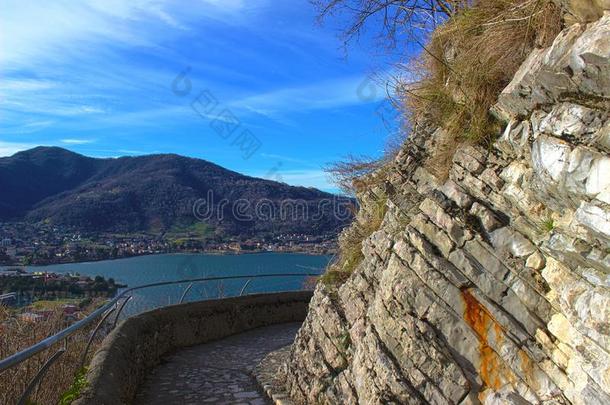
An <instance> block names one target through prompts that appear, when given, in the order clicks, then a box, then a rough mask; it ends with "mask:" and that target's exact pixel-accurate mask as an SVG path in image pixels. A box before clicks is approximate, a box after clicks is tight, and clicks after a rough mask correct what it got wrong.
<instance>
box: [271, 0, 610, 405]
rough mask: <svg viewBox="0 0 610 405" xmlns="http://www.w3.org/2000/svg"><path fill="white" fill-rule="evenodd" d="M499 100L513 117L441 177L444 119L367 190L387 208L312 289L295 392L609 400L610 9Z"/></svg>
mask: <svg viewBox="0 0 610 405" xmlns="http://www.w3.org/2000/svg"><path fill="white" fill-rule="evenodd" d="M598 3H599V4H601V3H600V2H596V4H598ZM598 17H599V16H597V17H595V18H598ZM494 110H495V114H496V115H497V116H498V117H500V118H501V119H502V120H503V121H504V123H505V129H504V130H503V133H502V134H501V136H499V138H498V140H497V141H496V142H495V143H494V145H493V146H492V147H490V148H483V147H480V146H476V145H463V146H461V147H459V149H458V150H457V152H456V154H455V156H454V158H453V162H452V165H451V169H450V175H449V179H448V180H446V181H439V179H437V178H436V177H434V176H433V175H432V174H431V173H430V172H429V171H428V170H426V168H425V165H423V162H424V161H425V159H426V158H427V156H428V153H430V152H429V151H430V150H431V145H432V144H433V143H434V141H435V139H436V138H438V137H439V136H442V130H440V129H439V130H437V131H430V132H429V133H426V132H425V131H419V132H418V133H416V134H413V135H412V136H411V138H410V140H409V141H408V142H407V143H406V144H405V146H404V147H403V148H402V150H401V151H400V153H399V155H398V156H397V158H396V159H395V161H394V162H393V163H392V164H391V165H390V166H389V167H386V168H384V171H383V172H384V173H385V181H384V184H383V185H382V186H380V187H377V188H375V189H370V190H367V191H366V192H364V193H362V194H361V195H360V196H359V198H360V200H361V202H362V204H363V206H364V210H366V209H367V207H370V206H371V205H373V203H371V201H375V200H376V201H378V200H379V199H380V198H381V197H380V196H383V197H382V198H383V201H385V200H386V199H387V206H386V209H385V211H384V212H385V216H384V219H383V222H382V224H381V227H380V229H379V230H378V231H376V232H374V233H373V234H372V236H370V237H369V238H368V239H366V240H365V241H364V242H363V244H362V252H363V254H364V259H363V261H362V262H361V263H360V264H359V265H358V267H357V268H356V269H355V271H354V272H353V273H352V274H351V276H350V277H349V279H348V280H347V281H346V282H345V283H344V284H342V285H341V286H340V287H332V286H328V285H324V284H323V283H321V284H320V285H319V286H318V288H317V290H316V293H315V296H314V299H313V301H312V304H311V307H310V313H309V315H308V317H307V320H306V322H305V324H304V326H303V327H302V329H301V331H300V333H299V335H298V338H297V340H296V342H295V344H294V346H293V348H292V351H291V353H290V357H289V359H288V360H287V363H286V364H285V365H284V367H283V372H284V374H285V381H286V386H287V389H288V391H289V392H290V395H291V397H292V398H294V399H295V400H296V401H300V402H304V403H308V404H315V403H324V404H341V403H345V404H356V403H359V404H389V403H394V404H422V403H431V404H477V403H485V404H527V403H534V404H538V403H544V404H568V403H573V404H587V405H591V404H609V403H610V323H609V322H610V155H609V152H610V13H608V12H606V14H604V15H603V16H601V18H598V19H597V20H596V21H593V22H589V23H575V24H572V25H570V26H569V27H567V28H566V29H564V30H563V32H562V33H561V34H560V35H559V36H558V37H557V38H556V39H555V41H554V43H553V45H552V46H551V47H549V48H547V49H541V50H536V51H534V52H533V53H532V54H531V55H529V57H528V58H527V60H526V61H525V62H524V63H523V65H522V66H521V68H520V69H519V71H518V72H517V74H516V75H515V77H514V80H513V81H512V82H511V83H510V85H509V86H508V87H506V88H505V90H504V91H503V92H502V94H501V95H500V97H499V99H498V103H497V104H496V106H495V108H494Z"/></svg>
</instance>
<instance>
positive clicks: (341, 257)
mask: <svg viewBox="0 0 610 405" xmlns="http://www.w3.org/2000/svg"><path fill="white" fill-rule="evenodd" d="M387 202H388V198H387V196H386V195H378V196H374V198H373V204H372V205H373V207H372V210H370V211H367V213H361V216H360V217H359V218H358V219H357V220H356V221H355V222H354V224H353V225H352V226H351V227H350V228H348V229H346V230H345V231H344V232H343V233H342V234H341V235H340V237H339V254H338V256H337V258H336V260H334V261H333V262H332V263H331V264H330V265H329V267H328V269H327V270H326V273H325V274H324V275H323V276H322V279H321V280H322V282H323V283H325V284H327V285H340V284H343V282H345V281H346V280H347V278H348V277H349V276H350V275H351V274H352V273H353V271H354V270H355V269H356V267H358V265H359V264H360V263H361V262H362V260H363V259H364V255H363V253H362V242H364V241H365V240H366V239H367V238H368V237H370V236H371V235H372V234H373V233H374V232H375V231H378V230H379V229H380V228H381V224H382V223H383V219H384V218H385V214H386V211H387Z"/></svg>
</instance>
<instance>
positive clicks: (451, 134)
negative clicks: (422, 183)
mask: <svg viewBox="0 0 610 405" xmlns="http://www.w3.org/2000/svg"><path fill="white" fill-rule="evenodd" d="M561 28H562V23H561V13H560V10H559V8H558V7H557V6H556V5H555V4H554V3H553V2H552V1H551V0H505V1H503V0H481V1H477V2H475V3H473V4H472V5H471V6H470V7H468V8H465V9H463V10H461V11H460V12H458V13H457V14H456V15H455V16H453V17H451V18H450V19H449V20H448V21H447V22H446V23H445V24H442V25H441V26H439V27H438V28H437V29H436V30H435V31H434V33H433V35H432V37H431V39H430V41H429V42H428V44H427V45H426V46H424V51H423V52H422V54H421V55H420V57H419V58H417V59H416V60H414V61H412V62H411V64H410V65H409V66H408V67H406V69H409V71H410V75H409V77H410V78H411V79H414V82H412V83H409V84H405V85H403V86H400V87H399V91H401V92H402V94H401V100H402V101H403V104H404V109H405V115H406V119H407V120H408V121H409V122H411V123H424V124H425V125H427V126H430V127H437V128H444V129H445V130H446V131H447V134H448V136H447V137H445V138H444V139H439V140H438V141H437V142H436V143H437V146H438V147H435V148H434V150H432V151H430V158H429V161H428V166H429V168H430V169H431V171H432V172H435V174H437V175H439V177H441V178H442V177H446V173H447V169H446V167H444V166H447V165H448V164H450V162H451V159H447V157H448V156H450V155H452V154H453V152H454V151H455V149H456V148H457V146H458V145H459V144H460V143H462V142H475V143H482V144H486V145H490V144H491V142H492V141H493V140H494V138H495V136H496V134H498V133H499V130H500V124H499V123H498V122H497V121H496V120H495V118H494V117H493V116H492V115H491V113H490V108H491V107H492V106H493V104H494V103H495V102H496V100H497V97H498V95H499V94H500V92H501V91H502V89H504V87H506V85H508V83H509V82H510V80H511V79H512V77H513V76H514V74H515V73H516V71H517V69H518V68H519V66H520V65H521V63H523V61H524V60H525V58H526V57H527V55H528V53H529V52H530V51H531V50H532V49H534V48H535V47H544V46H548V45H550V44H551V42H552V41H553V39H554V38H555V37H556V36H557V34H559V32H560V31H561ZM442 162H445V164H444V165H443V164H442Z"/></svg>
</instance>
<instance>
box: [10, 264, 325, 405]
mask: <svg viewBox="0 0 610 405" xmlns="http://www.w3.org/2000/svg"><path fill="white" fill-rule="evenodd" d="M319 276H320V273H284V274H256V275H237V276H218V277H203V278H194V279H186V280H177V281H164V282H158V283H153V284H146V285H141V286H137V287H132V288H128V289H126V290H124V291H122V292H120V293H119V294H118V295H117V296H116V297H114V298H112V299H111V300H110V301H108V302H107V303H106V304H104V305H102V306H101V307H100V308H98V309H96V310H95V311H93V312H92V313H91V314H89V315H88V316H86V317H85V318H83V319H82V320H80V321H77V322H75V323H73V324H72V325H70V326H69V327H67V328H65V329H63V330H61V331H60V332H58V333H56V334H55V335H53V336H50V337H48V338H46V339H43V340H41V341H40V342H38V343H36V344H35V345H33V346H30V347H28V348H27V349H24V350H22V351H20V352H18V353H15V354H13V355H12V356H9V357H7V358H5V359H3V360H0V374H2V373H3V372H4V371H6V370H9V369H11V368H13V367H16V366H18V365H20V364H21V363H23V362H25V361H27V360H28V359H30V358H32V357H33V356H35V355H36V354H38V353H41V352H43V351H45V350H47V349H49V348H51V347H53V346H54V345H56V344H58V343H60V342H62V341H63V345H62V347H61V348H60V349H59V350H58V351H57V352H55V353H54V354H53V355H52V356H50V357H49V359H48V360H47V361H46V362H45V363H44V365H43V366H42V367H41V368H40V369H39V371H38V372H37V373H36V375H35V376H34V378H33V379H32V380H31V381H30V383H29V384H28V386H27V388H26V390H25V391H24V392H23V394H22V396H21V399H20V400H19V402H18V405H25V404H26V403H27V401H28V399H29V397H30V395H31V394H32V392H33V391H34V389H35V388H36V387H37V386H39V385H40V384H41V382H42V381H43V379H44V377H45V374H46V372H47V371H48V370H49V368H50V367H51V366H52V365H53V363H54V362H55V361H57V360H58V359H59V358H60V357H61V356H62V355H63V354H64V353H65V352H66V351H67V350H68V338H69V337H70V336H72V335H73V334H75V333H76V332H78V331H80V330H82V329H83V328H85V327H87V326H89V325H92V324H93V323H94V322H95V321H96V320H97V321H98V323H97V325H96V326H95V328H94V329H93V331H92V332H91V334H90V336H89V340H88V342H87V346H86V348H85V351H84V352H83V354H82V356H81V361H80V367H79V369H82V368H83V367H84V366H85V362H86V359H87V355H88V353H89V350H90V348H91V345H92V343H93V341H94V340H95V337H96V336H97V334H98V332H99V330H100V329H101V328H102V326H103V325H104V324H106V323H107V321H108V319H110V317H111V315H113V314H114V315H115V319H114V322H113V323H112V329H114V328H115V327H116V326H117V323H118V321H119V317H120V316H121V313H123V310H124V309H125V307H126V306H127V304H128V303H129V302H130V301H131V300H132V298H133V297H134V295H133V293H134V292H135V291H139V290H144V289H149V288H154V287H163V286H171V285H178V284H187V283H188V285H187V287H186V288H185V289H184V292H183V293H182V296H181V297H180V300H179V302H178V303H179V304H182V303H183V302H184V300H185V298H186V296H187V294H188V293H189V291H191V289H192V287H193V286H194V285H195V284H196V283H201V282H207V281H227V280H244V279H245V280H246V282H245V283H244V285H243V287H242V288H241V289H240V292H239V295H238V296H243V295H244V294H245V292H246V290H247V288H248V287H249V286H250V284H251V283H252V281H253V280H255V279H263V278H284V277H319ZM274 292H275V291H274ZM159 307H162V306H159Z"/></svg>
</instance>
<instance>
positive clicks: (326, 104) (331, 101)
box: [232, 76, 386, 117]
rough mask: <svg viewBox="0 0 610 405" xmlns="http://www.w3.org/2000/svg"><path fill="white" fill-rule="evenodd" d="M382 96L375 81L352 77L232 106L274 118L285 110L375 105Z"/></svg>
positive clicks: (384, 94)
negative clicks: (373, 103)
mask: <svg viewBox="0 0 610 405" xmlns="http://www.w3.org/2000/svg"><path fill="white" fill-rule="evenodd" d="M385 97H386V92H385V89H384V88H383V87H381V86H380V85H379V84H378V83H377V82H376V81H373V80H371V79H369V78H368V77H366V76H356V77H347V78H339V79H334V80H328V81H320V82H316V83H312V84H308V85H304V86H299V87H290V88H284V89H279V90H275V91H271V92H267V93H262V94H258V95H254V96H250V97H247V98H244V99H241V100H238V101H235V102H234V103H232V105H233V106H235V107H238V108H245V109H247V110H250V111H252V112H256V113H259V114H263V115H268V116H270V117H274V116H275V115H276V114H281V113H283V112H287V111H290V112H293V111H310V110H318V109H329V108H339V107H346V106H351V105H356V104H364V103H372V102H379V101H381V100H383V99H384V98H385Z"/></svg>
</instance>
